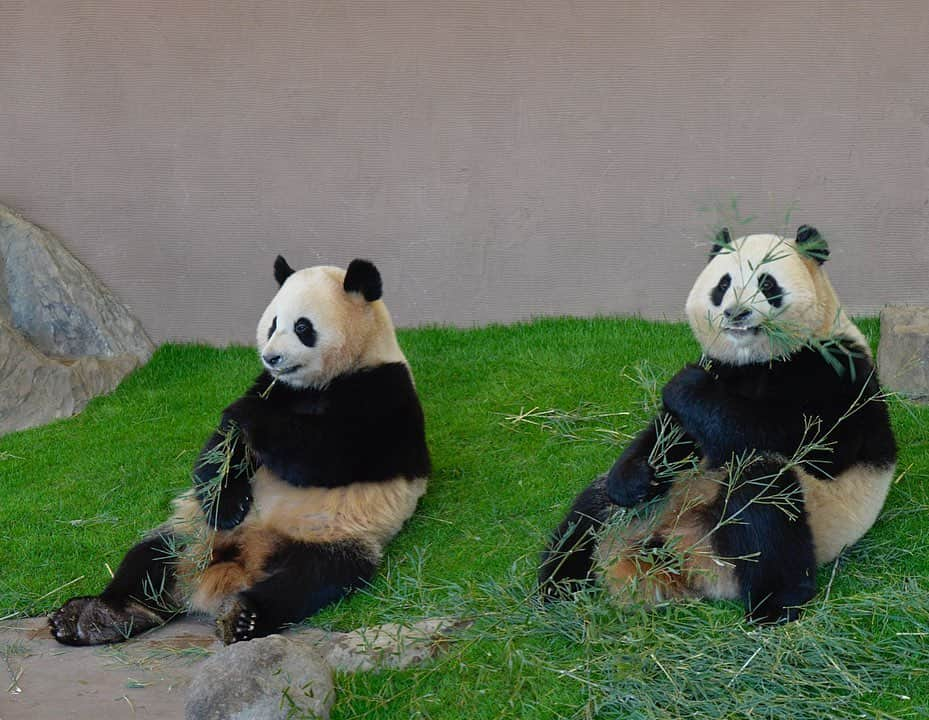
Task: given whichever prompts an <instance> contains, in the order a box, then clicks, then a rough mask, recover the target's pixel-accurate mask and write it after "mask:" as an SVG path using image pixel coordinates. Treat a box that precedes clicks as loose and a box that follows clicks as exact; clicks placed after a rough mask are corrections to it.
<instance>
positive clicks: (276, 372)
mask: <svg viewBox="0 0 929 720" xmlns="http://www.w3.org/2000/svg"><path fill="white" fill-rule="evenodd" d="M301 367H303V366H302V365H291V366H290V367H285V368H273V369H272V370H271V374H272V375H274V376H275V377H280V376H281V375H290V374H291V373H292V372H295V371H297V370H299V369H300V368H301Z"/></svg>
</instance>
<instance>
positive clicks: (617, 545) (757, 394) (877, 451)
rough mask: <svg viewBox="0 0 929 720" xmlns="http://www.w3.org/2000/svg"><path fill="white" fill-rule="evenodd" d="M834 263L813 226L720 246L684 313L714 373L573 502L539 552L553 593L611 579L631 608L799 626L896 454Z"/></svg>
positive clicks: (667, 397)
mask: <svg viewBox="0 0 929 720" xmlns="http://www.w3.org/2000/svg"><path fill="white" fill-rule="evenodd" d="M828 256H829V248H828V246H827V244H826V242H825V240H824V239H823V237H822V235H820V233H819V232H818V231H817V230H816V229H815V228H813V227H810V226H805V225H804V226H801V227H800V228H799V229H798V231H797V233H796V237H795V238H783V237H779V236H777V235H769V234H764V235H749V236H746V237H741V238H738V239H737V240H735V241H733V240H732V238H731V236H730V234H729V231H728V230H727V229H723V230H721V231H720V232H719V233H718V234H717V236H716V240H715V243H714V245H713V248H712V251H711V254H710V260H709V263H708V264H707V265H706V267H705V268H704V269H703V271H702V272H701V273H700V275H699V276H698V278H697V280H696V283H695V284H694V286H693V289H692V290H691V291H690V294H689V296H688V298H687V303H686V315H687V319H688V321H689V323H690V326H691V329H692V331H693V334H694V336H695V337H696V339H697V341H698V342H699V343H700V346H701V348H702V351H703V358H702V361H701V362H700V363H698V364H692V365H687V366H686V367H684V368H683V369H682V370H680V371H679V372H678V373H677V374H676V375H675V376H674V377H673V378H672V379H671V380H670V382H668V384H667V385H665V386H664V387H663V389H662V392H661V399H662V407H661V409H660V411H659V413H658V414H657V416H656V417H655V418H654V419H653V420H652V422H651V423H650V424H649V425H648V426H647V427H646V428H645V429H643V430H642V431H641V432H640V433H639V434H638V435H637V436H636V437H635V438H634V439H633V440H632V441H631V442H630V444H629V445H628V446H627V447H626V448H625V450H624V452H623V453H622V454H621V455H620V457H619V459H618V460H617V461H616V462H615V463H614V465H613V466H612V468H611V469H610V470H609V472H607V473H606V474H604V475H602V476H601V477H599V478H597V479H596V480H594V482H593V483H591V484H590V485H589V486H588V487H587V488H586V489H584V490H583V491H582V492H581V493H580V494H579V495H578V496H577V498H576V499H575V501H574V504H573V506H572V507H571V509H570V511H569V513H568V515H567V517H566V518H565V519H564V521H563V522H562V523H561V525H560V526H559V527H558V528H557V529H556V530H555V532H554V533H553V535H552V537H551V540H550V542H549V544H548V546H547V548H546V550H545V551H544V553H543V555H542V562H541V568H540V572H539V582H540V589H541V591H542V593H543V598H545V599H552V598H556V597H564V596H565V595H566V594H569V593H570V592H572V591H576V590H577V589H579V588H581V587H583V586H584V585H586V584H588V583H589V582H590V581H591V580H593V579H594V578H596V577H599V578H600V579H601V581H602V582H603V584H604V585H605V586H606V588H607V590H608V591H609V592H610V594H611V595H612V596H614V597H615V598H616V600H617V601H619V602H620V603H636V604H644V605H654V604H658V603H664V602H668V601H674V600H681V599H689V598H707V599H739V600H741V601H742V602H743V603H744V606H745V609H746V615H747V618H748V620H750V621H753V622H759V623H780V622H786V621H790V620H794V619H796V618H797V617H798V616H799V612H800V610H799V606H801V605H803V604H804V603H805V602H807V601H808V600H810V599H811V598H812V597H813V595H814V594H815V591H816V584H815V578H816V568H817V565H819V564H821V563H826V562H829V561H830V560H833V559H834V558H835V557H836V556H837V555H838V554H839V553H840V552H841V551H842V549H843V548H845V547H847V546H849V545H852V544H853V543H855V542H856V541H857V540H858V539H859V538H860V537H861V536H862V535H864V533H865V532H866V531H867V530H868V529H869V528H870V527H871V525H872V524H873V523H874V521H875V519H876V518H877V515H878V513H879V512H880V510H881V507H882V506H883V503H884V499H885V497H886V495H887V491H888V488H889V486H890V483H891V479H892V478H893V476H894V469H895V464H896V452H897V450H896V443H895V440H894V436H893V432H892V429H891V424H890V420H889V415H888V411H887V407H886V404H885V402H884V400H883V398H882V396H881V393H880V388H879V385H878V379H877V376H876V373H875V368H874V363H873V361H872V357H871V352H870V349H869V346H868V343H867V341H866V340H865V338H864V336H863V335H862V333H861V332H860V331H859V329H858V328H857V327H856V326H855V325H854V324H853V323H852V321H851V320H850V319H849V318H848V316H847V315H846V314H845V312H844V310H843V309H842V307H841V305H840V304H839V301H838V299H837V297H836V293H835V291H834V289H833V287H832V285H831V283H830V281H829V278H828V276H827V275H826V272H825V270H824V268H823V263H824V262H825V261H826V260H827V258H828ZM617 516H622V517H621V518H618V517H617ZM614 518H616V519H615V520H614ZM617 520H618V521H617ZM622 520H625V522H623V521H622Z"/></svg>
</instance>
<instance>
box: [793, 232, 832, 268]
mask: <svg viewBox="0 0 929 720" xmlns="http://www.w3.org/2000/svg"><path fill="white" fill-rule="evenodd" d="M797 250H798V251H799V252H800V253H801V254H803V255H806V256H807V257H810V258H813V259H814V260H815V261H816V262H818V263H819V264H820V265H822V264H823V263H824V262H826V260H828V259H829V246H828V245H827V244H826V239H825V238H824V237H823V236H822V235H820V234H819V230H817V229H816V228H814V227H813V226H812V225H801V226H800V227H798V228H797Z"/></svg>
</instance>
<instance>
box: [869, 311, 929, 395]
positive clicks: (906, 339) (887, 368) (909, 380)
mask: <svg viewBox="0 0 929 720" xmlns="http://www.w3.org/2000/svg"><path fill="white" fill-rule="evenodd" d="M877 363H878V368H879V370H880V375H881V383H882V384H883V385H884V387H885V388H887V389H888V390H892V391H894V392H898V393H900V394H901V395H904V396H906V397H908V398H910V399H911V400H921V401H927V400H929V306H926V305H888V306H887V307H885V308H884V309H883V310H881V342H880V345H879V346H878V351H877Z"/></svg>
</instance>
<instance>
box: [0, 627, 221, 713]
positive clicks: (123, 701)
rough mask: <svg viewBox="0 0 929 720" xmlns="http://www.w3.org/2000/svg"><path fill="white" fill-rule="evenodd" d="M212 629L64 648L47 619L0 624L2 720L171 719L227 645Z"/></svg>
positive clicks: (188, 629) (171, 630)
mask: <svg viewBox="0 0 929 720" xmlns="http://www.w3.org/2000/svg"><path fill="white" fill-rule="evenodd" d="M213 632H214V631H213V624H212V623H211V622H209V621H207V620H203V619H197V618H183V619H181V620H178V621H176V622H174V623H171V624H170V625H167V626H165V627H163V628H160V629H158V630H155V631H152V632H151V633H147V634H145V635H142V636H139V637H138V638H134V639H133V640H132V641H130V642H127V643H121V644H118V645H108V646H102V647H83V648H75V647H66V646H64V645H61V644H59V643H58V642H56V641H55V640H53V639H52V637H51V635H50V634H49V632H48V629H47V626H46V620H45V618H44V617H43V618H25V619H22V620H14V621H9V622H6V623H3V624H2V625H0V691H2V694H0V720H45V719H46V718H47V719H48V720H52V719H53V718H54V719H55V720H59V719H60V720H111V719H113V720H115V719H116V718H119V719H120V720H121V719H123V718H127V719H130V718H131V719H132V720H148V719H149V718H151V719H152V720H173V719H174V718H178V719H180V718H183V717H184V696H185V693H186V691H187V687H188V685H189V684H190V679H191V677H192V676H193V675H194V674H195V673H196V672H197V668H198V667H199V666H200V664H201V663H202V662H203V660H205V659H206V658H207V657H209V655H210V654H212V653H213V652H216V651H218V650H220V649H221V648H222V645H221V644H220V643H219V641H218V640H217V639H216V636H215V635H214V634H213Z"/></svg>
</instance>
